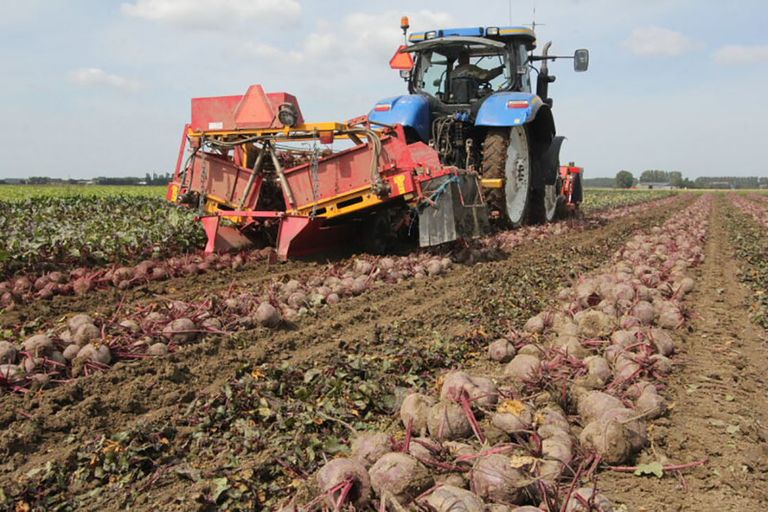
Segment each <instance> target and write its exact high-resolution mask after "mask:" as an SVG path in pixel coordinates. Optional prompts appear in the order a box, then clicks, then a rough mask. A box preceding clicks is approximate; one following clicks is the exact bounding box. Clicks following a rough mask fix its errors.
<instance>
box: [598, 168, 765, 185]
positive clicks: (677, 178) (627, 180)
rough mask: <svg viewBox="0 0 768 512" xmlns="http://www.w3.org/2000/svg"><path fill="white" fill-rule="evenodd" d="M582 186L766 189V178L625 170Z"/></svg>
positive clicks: (656, 170)
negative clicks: (689, 177) (686, 175)
mask: <svg viewBox="0 0 768 512" xmlns="http://www.w3.org/2000/svg"><path fill="white" fill-rule="evenodd" d="M584 186H585V187H589V188H624V189H627V188H633V187H643V188H646V187H672V188H688V189H691V188H721V189H755V188H763V189H768V177H758V176H748V177H737V176H721V177H714V178H709V177H702V178H696V179H695V180H691V179H688V178H685V177H683V175H682V173H681V172H679V171H663V170H658V169H649V170H646V171H643V172H642V173H640V177H639V178H636V177H635V176H634V174H632V173H631V172H630V171H627V170H621V171H619V172H617V173H616V176H615V177H613V178H585V179H584Z"/></svg>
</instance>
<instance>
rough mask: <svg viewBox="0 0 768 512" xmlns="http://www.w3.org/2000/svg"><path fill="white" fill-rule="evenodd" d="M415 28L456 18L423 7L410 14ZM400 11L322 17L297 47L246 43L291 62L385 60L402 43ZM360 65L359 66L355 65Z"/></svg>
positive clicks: (329, 65)
mask: <svg viewBox="0 0 768 512" xmlns="http://www.w3.org/2000/svg"><path fill="white" fill-rule="evenodd" d="M411 23H412V27H413V29H414V30H416V31H419V30H429V29H433V28H438V27H445V26H450V25H451V24H453V23H455V20H454V19H453V17H452V16H451V15H449V14H447V13H443V12H432V11H429V10H421V11H418V12H417V13H415V14H414V15H412V16H411ZM402 41H403V36H402V32H401V31H400V13H398V12H395V11H387V12H383V13H375V14H374V13H363V12H354V13H350V14H347V15H346V16H344V17H342V18H341V19H338V20H335V21H333V22H329V21H324V20H320V21H319V22H318V23H317V26H316V27H315V29H314V30H313V31H312V32H310V33H309V34H308V35H307V36H306V37H305V38H304V40H303V41H301V42H300V43H299V45H298V46H297V48H295V49H291V50H286V49H282V48H278V47H275V46H272V45H268V44H264V43H246V44H245V45H244V46H243V48H244V50H245V51H246V52H248V53H249V54H251V55H255V56H258V57H264V58H267V59H270V60H273V61H286V62H289V63H316V64H320V65H321V66H325V67H326V68H333V67H334V66H335V65H338V64H339V62H340V60H347V61H351V62H350V63H352V64H355V63H359V62H360V61H366V62H377V63H381V62H382V61H383V62H386V61H387V60H388V59H389V57H391V56H392V54H394V52H395V50H396V49H397V47H398V45H400V44H402ZM355 67H358V68H359V66H355Z"/></svg>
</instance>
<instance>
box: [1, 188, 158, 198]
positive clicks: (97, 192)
mask: <svg viewBox="0 0 768 512" xmlns="http://www.w3.org/2000/svg"><path fill="white" fill-rule="evenodd" d="M166 190H167V189H166V187H165V186H133V185H125V186H112V185H110V186H106V185H0V201H24V200H27V199H33V198H38V197H115V196H135V197H151V198H156V199H157V198H161V197H163V196H164V195H165V191H166Z"/></svg>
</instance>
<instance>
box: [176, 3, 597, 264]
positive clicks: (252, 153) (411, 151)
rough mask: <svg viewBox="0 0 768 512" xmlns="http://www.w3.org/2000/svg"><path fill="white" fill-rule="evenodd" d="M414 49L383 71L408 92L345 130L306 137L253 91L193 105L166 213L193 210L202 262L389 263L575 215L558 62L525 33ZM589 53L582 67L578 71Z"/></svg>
mask: <svg viewBox="0 0 768 512" xmlns="http://www.w3.org/2000/svg"><path fill="white" fill-rule="evenodd" d="M402 28H403V31H404V32H406V31H407V28H408V23H407V19H405V18H404V20H403V23H402ZM410 41H411V42H412V43H413V44H411V45H408V44H406V45H403V46H401V47H400V48H399V49H398V51H397V52H396V54H395V57H394V58H393V60H392V62H391V63H390V64H391V66H392V67H393V68H395V69H399V70H400V71H401V76H403V78H405V79H406V81H407V82H408V84H409V94H407V95H404V96H398V97H394V98H389V99H387V100H382V101H380V102H379V103H377V104H376V105H375V107H374V108H373V109H372V110H371V112H370V113H369V114H368V115H367V116H362V117H359V118H356V119H352V120H349V121H347V122H342V123H339V122H327V123H306V122H305V121H304V119H303V116H302V114H301V109H300V107H299V103H298V101H297V99H296V98H295V97H294V96H291V95H290V94H287V93H283V92H280V93H266V92H265V91H264V89H263V88H262V87H261V86H259V85H252V86H251V87H250V88H249V89H248V91H247V92H246V93H245V94H244V95H235V96H219V97H210V98H195V99H193V100H192V118H191V122H190V123H189V124H187V125H186V126H185V127H184V133H183V136H182V142H181V148H180V149H179V154H178V161H177V165H176V172H175V174H174V178H173V180H172V182H171V183H170V185H169V187H168V194H167V199H168V200H170V201H172V202H175V203H178V204H182V205H186V206H189V207H191V208H194V209H196V210H197V211H198V212H199V218H200V220H201V222H202V224H203V226H204V229H205V232H206V234H207V236H208V244H207V246H206V250H207V251H220V250H228V249H230V248H234V247H238V246H242V245H245V244H257V245H263V246H266V245H271V246H275V247H276V248H277V255H278V258H280V259H286V258H290V257H294V256H303V255H308V254H311V253H316V252H320V251H327V250H330V249H334V248H338V247H343V246H344V245H348V244H350V243H355V244H358V246H359V247H360V248H361V249H362V250H366V251H371V252H383V251H386V250H388V248H390V247H391V246H393V245H395V244H397V243H399V242H402V241H406V240H414V239H418V242H419V245H421V246H422V247H424V246H432V245H438V244H442V243H445V242H450V241H453V240H457V239H467V238H472V237H476V236H480V235H482V234H484V233H487V232H489V230H490V229H491V226H492V225H496V226H499V227H516V226H519V225H521V224H523V223H526V222H544V221H551V220H555V218H556V217H557V216H558V212H563V211H566V212H567V211H569V210H571V211H572V210H573V209H574V208H575V207H576V206H578V202H580V200H581V193H580V183H578V180H580V177H581V172H580V170H579V171H578V172H566V169H565V168H564V169H561V168H560V165H559V150H560V144H561V143H562V137H556V136H555V132H554V121H553V118H552V113H551V107H552V100H551V99H550V98H548V96H547V88H548V84H549V83H550V82H552V81H554V77H551V76H550V75H548V72H547V68H546V62H547V61H548V60H552V59H556V58H565V57H550V56H549V55H548V54H547V50H548V48H549V45H547V46H545V51H544V53H543V54H542V55H541V56H533V55H532V53H531V54H530V55H529V54H528V52H532V50H533V48H534V47H535V38H534V36H533V32H532V31H530V29H527V28H520V27H487V28H482V27H480V28H470V29H446V30H438V31H431V32H427V33H420V34H413V35H411V37H410ZM580 52H581V53H580ZM585 52H586V51H585V50H579V51H577V52H576V54H575V55H574V57H573V58H574V59H575V60H576V62H577V66H576V67H577V70H579V71H580V70H583V69H586V62H587V61H588V54H586V53H585ZM537 60H540V61H543V64H542V66H541V68H542V69H541V70H540V72H539V75H538V77H539V78H538V84H539V87H538V90H537V92H536V93H533V92H530V81H529V79H528V72H529V68H530V67H532V64H531V63H532V62H534V61H537ZM582 68H583V69H582ZM468 70H469V71H468ZM574 169H576V168H574ZM574 180H576V181H575V182H574ZM574 190H578V194H574V193H573V191H574Z"/></svg>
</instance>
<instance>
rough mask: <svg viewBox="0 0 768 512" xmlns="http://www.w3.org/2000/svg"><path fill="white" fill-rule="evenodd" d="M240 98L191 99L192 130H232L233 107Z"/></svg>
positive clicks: (233, 123) (233, 124)
mask: <svg viewBox="0 0 768 512" xmlns="http://www.w3.org/2000/svg"><path fill="white" fill-rule="evenodd" d="M242 99H243V97H242V96H216V97H212V98H192V123H191V125H192V129H193V130H194V131H209V130H233V129H234V128H235V117H234V111H235V107H237V105H238V104H239V103H240V100H242Z"/></svg>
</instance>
